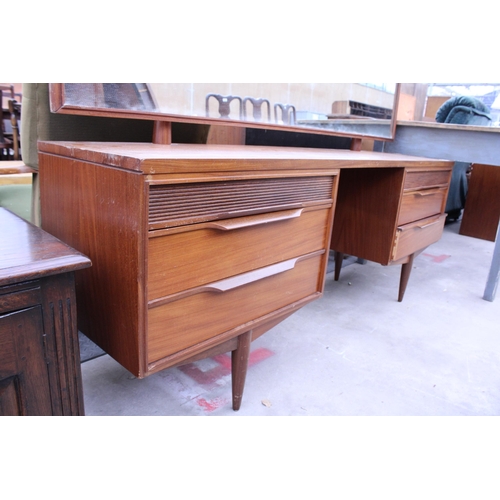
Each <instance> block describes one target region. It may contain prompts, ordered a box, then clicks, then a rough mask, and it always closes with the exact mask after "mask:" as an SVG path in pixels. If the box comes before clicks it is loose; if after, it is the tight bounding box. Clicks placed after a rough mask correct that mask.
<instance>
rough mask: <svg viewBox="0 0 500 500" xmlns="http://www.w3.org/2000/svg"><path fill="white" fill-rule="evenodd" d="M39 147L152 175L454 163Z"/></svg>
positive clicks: (367, 156)
mask: <svg viewBox="0 0 500 500" xmlns="http://www.w3.org/2000/svg"><path fill="white" fill-rule="evenodd" d="M38 150H39V152H41V153H47V154H52V155H57V156H64V157H69V158H74V159H78V160H82V161H88V162H92V163H99V164H102V165H106V166H110V167H118V168H124V169H127V170H133V171H137V172H143V173H147V174H155V173H158V174H160V173H177V172H182V171H193V170H197V169H199V167H200V162H201V161H203V163H204V170H205V169H210V168H213V170H242V169H252V168H258V165H262V162H265V163H266V165H267V168H277V169H284V168H287V169H288V168H289V169H296V168H300V169H304V168H308V166H309V168H315V169H318V168H320V169H321V168H325V169H332V168H361V167H365V168H366V167H426V168H436V167H437V168H439V167H449V166H450V165H451V163H452V162H449V161H447V160H432V159H429V158H420V157H414V156H405V155H400V154H389V153H377V152H370V151H350V150H342V149H314V148H292V147H269V146H234V145H215V144H170V145H163V144H151V143H112V142H39V143H38Z"/></svg>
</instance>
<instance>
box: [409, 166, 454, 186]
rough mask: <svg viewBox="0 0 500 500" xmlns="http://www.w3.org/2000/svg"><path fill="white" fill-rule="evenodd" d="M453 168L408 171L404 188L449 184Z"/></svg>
mask: <svg viewBox="0 0 500 500" xmlns="http://www.w3.org/2000/svg"><path fill="white" fill-rule="evenodd" d="M450 175H451V170H433V171H427V172H415V171H412V172H407V173H406V177H405V183H404V189H405V190H415V189H422V188H430V187H438V186H447V185H448V181H449V179H450Z"/></svg>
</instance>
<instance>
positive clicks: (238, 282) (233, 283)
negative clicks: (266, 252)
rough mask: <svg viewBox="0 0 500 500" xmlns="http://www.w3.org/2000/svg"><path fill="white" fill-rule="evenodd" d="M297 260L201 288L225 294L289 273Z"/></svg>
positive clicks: (205, 290)
mask: <svg viewBox="0 0 500 500" xmlns="http://www.w3.org/2000/svg"><path fill="white" fill-rule="evenodd" d="M298 260H299V258H296V259H291V260H286V261H285V262H279V263H278V264H273V265H272V266H267V267H263V268H262V269H256V270H255V271H250V272H249V273H244V274H240V275H238V276H233V277H232V278H226V279H224V280H221V281H217V282H215V283H211V284H210V285H206V286H204V287H202V288H203V291H204V292H208V291H210V292H227V291H229V290H233V289H234V288H238V287H240V286H243V285H248V284H249V283H253V282H255V281H259V280H261V279H264V278H269V277H270V276H275V275H276V274H280V273H284V272H285V271H290V270H291V269H293V268H294V267H295V264H296V263H297V261H298Z"/></svg>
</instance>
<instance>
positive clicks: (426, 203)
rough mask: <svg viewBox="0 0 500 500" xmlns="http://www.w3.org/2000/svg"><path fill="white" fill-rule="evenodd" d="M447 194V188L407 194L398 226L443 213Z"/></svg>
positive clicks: (402, 204)
mask: <svg viewBox="0 0 500 500" xmlns="http://www.w3.org/2000/svg"><path fill="white" fill-rule="evenodd" d="M446 193H447V188H446V187H443V188H434V189H421V190H418V191H408V192H405V193H404V194H403V199H402V200H401V209H400V211H399V218H398V226H402V225H404V224H408V223H409V222H414V221H417V220H420V219H424V218H426V217H431V216H432V215H436V214H440V213H442V211H443V207H444V203H445V201H446V200H445V196H446Z"/></svg>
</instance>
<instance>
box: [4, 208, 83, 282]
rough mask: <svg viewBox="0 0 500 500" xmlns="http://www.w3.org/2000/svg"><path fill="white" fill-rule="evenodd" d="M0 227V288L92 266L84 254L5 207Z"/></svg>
mask: <svg viewBox="0 0 500 500" xmlns="http://www.w3.org/2000/svg"><path fill="white" fill-rule="evenodd" d="M0 227H1V228H2V238H0V286H4V285H10V284H13V283H19V282H22V281H27V280H32V279H37V278H42V277H44V276H50V275H52V274H61V273H64V272H70V271H76V270H78V269H83V268H86V267H89V266H90V265H91V262H90V260H89V259H88V258H87V257H86V256H85V255H83V254H81V253H80V252H77V251H76V250H74V249H73V248H71V247H69V246H68V245H66V244H65V243H63V242H62V241H60V240H58V239H57V238H55V237H54V236H52V235H50V234H48V233H46V232H45V231H43V230H42V229H40V228H39V227H36V226H33V225H32V224H30V223H29V222H27V221H25V220H24V219H21V218H20V217H18V216H17V215H15V214H13V213H12V212H10V211H9V210H7V209H5V208H0Z"/></svg>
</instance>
